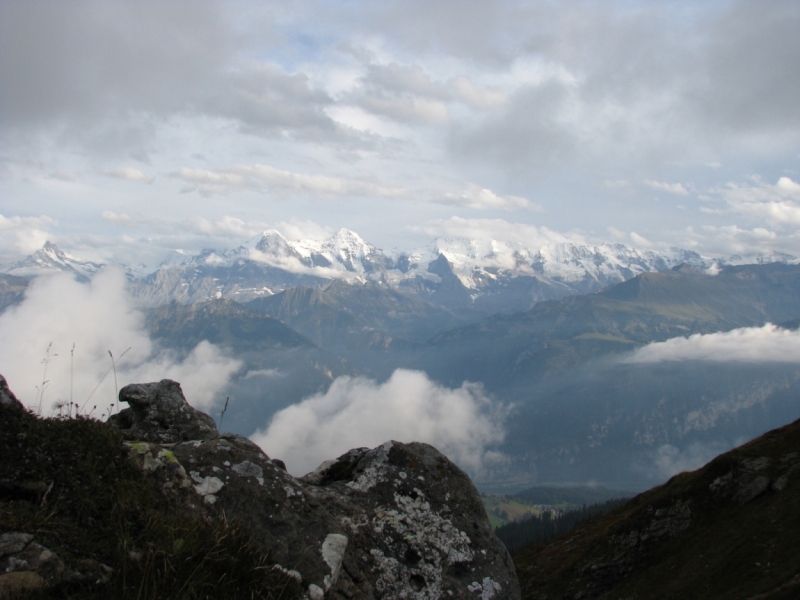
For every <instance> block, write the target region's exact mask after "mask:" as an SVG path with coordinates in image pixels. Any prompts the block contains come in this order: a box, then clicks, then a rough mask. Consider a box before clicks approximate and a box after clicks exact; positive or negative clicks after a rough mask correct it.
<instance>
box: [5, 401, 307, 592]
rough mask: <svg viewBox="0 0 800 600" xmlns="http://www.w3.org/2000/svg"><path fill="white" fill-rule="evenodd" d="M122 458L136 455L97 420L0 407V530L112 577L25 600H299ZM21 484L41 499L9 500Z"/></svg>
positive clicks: (250, 550) (182, 496) (198, 512)
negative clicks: (28, 537) (90, 563)
mask: <svg viewBox="0 0 800 600" xmlns="http://www.w3.org/2000/svg"><path fill="white" fill-rule="evenodd" d="M131 446H133V447H131ZM129 448H130V449H129ZM144 450H145V452H148V451H149V447H148V448H145V449H144ZM131 451H133V452H140V449H139V448H138V447H136V445H135V444H134V445H130V444H129V445H126V444H124V443H123V441H122V438H121V436H120V434H119V432H118V431H116V430H114V429H112V428H111V427H108V426H106V425H105V424H103V423H100V422H98V421H94V420H91V419H87V418H77V419H39V418H36V417H34V416H33V415H31V414H29V413H25V412H21V411H10V410H6V409H4V408H0V455H2V456H3V460H2V461H0V483H2V484H5V485H4V488H3V489H7V490H12V491H10V492H8V493H6V494H4V496H3V497H2V498H0V523H2V529H3V531H22V532H26V533H31V534H33V535H34V537H35V540H36V541H37V542H38V543H40V544H41V545H43V546H45V547H47V548H49V549H50V550H52V551H54V552H56V553H57V554H58V555H60V556H61V557H62V558H63V559H64V560H65V562H66V563H67V564H68V565H72V566H73V568H75V567H74V566H75V565H79V564H80V563H81V561H84V560H86V559H92V560H95V561H98V562H100V563H102V564H105V565H108V566H109V567H111V568H112V569H113V576H112V578H111V580H110V581H109V582H108V583H107V584H105V585H102V586H87V585H77V584H71V585H67V584H62V585H60V586H57V587H55V588H52V589H50V590H48V591H45V592H35V593H33V595H30V594H29V595H28V596H25V597H30V598H45V597H46V598H76V599H77V598H111V597H113V598H120V599H127V598H137V599H141V600H143V599H157V598H170V599H172V598H186V599H190V598H191V599H195V598H196V599H201V598H203V599H204V598H248V599H249V598H277V597H282V598H293V597H299V595H300V590H299V589H298V584H297V582H295V581H294V580H293V579H291V578H290V577H288V576H286V575H285V574H283V573H281V572H280V571H277V570H273V569H272V568H271V567H272V563H271V561H270V560H269V558H268V557H267V556H265V555H264V553H263V552H262V551H261V549H260V548H259V546H258V544H257V543H256V542H255V541H254V540H253V539H252V538H251V536H250V535H249V533H248V531H247V529H246V528H245V527H243V526H242V525H241V524H239V523H235V522H234V523H231V522H227V521H224V520H220V519H217V518H212V517H211V516H210V515H208V514H206V513H204V512H202V508H195V507H194V506H193V504H197V501H196V496H194V495H192V494H193V493H192V492H187V491H186V490H184V489H181V488H175V487H174V486H173V488H172V489H169V490H168V491H167V489H166V488H165V485H164V484H165V483H166V482H167V477H168V475H167V474H166V473H165V470H164V469H159V470H158V471H156V472H151V473H146V472H144V471H143V470H142V469H140V468H139V467H138V466H137V465H136V462H135V461H134V460H132V459H131V458H132V457H129V455H128V454H129V452H131ZM163 454H164V457H163V458H164V459H166V461H167V462H168V463H169V462H173V461H174V459H175V457H174V455H172V453H171V452H169V451H166V452H164V453H163ZM26 482H27V483H31V482H32V483H41V482H43V483H45V484H46V486H45V487H44V489H45V490H47V489H49V491H47V492H46V493H45V494H41V493H39V494H38V495H36V496H35V497H31V495H30V494H28V495H25V494H16V493H14V492H13V490H14V489H22V488H21V487H20V485H19V484H22V483H26ZM28 487H32V489H40V488H41V486H39V487H37V486H35V485H34V486H28Z"/></svg>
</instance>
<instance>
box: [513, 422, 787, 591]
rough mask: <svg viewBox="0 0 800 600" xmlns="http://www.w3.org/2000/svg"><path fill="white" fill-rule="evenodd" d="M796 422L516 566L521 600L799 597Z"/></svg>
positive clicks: (518, 560)
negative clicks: (555, 599)
mask: <svg viewBox="0 0 800 600" xmlns="http://www.w3.org/2000/svg"><path fill="white" fill-rule="evenodd" d="M798 531H800V421H795V422H794V423H792V424H790V425H787V426H786V427H783V428H781V429H777V430H774V431H771V432H769V433H767V434H765V435H763V436H761V437H760V438H757V439H756V440H753V441H752V442H750V443H748V444H745V445H743V446H741V447H739V448H737V449H735V450H732V451H731V452H728V453H726V454H723V455H721V456H719V457H717V458H716V459H714V460H713V461H711V462H710V463H709V464H707V465H706V466H705V467H703V468H702V469H699V470H697V471H694V472H691V473H681V474H680V475H676V476H675V477H673V478H672V479H670V481H668V482H667V483H666V484H664V485H662V486H660V487H657V488H654V489H652V490H650V491H648V492H645V493H643V494H640V495H639V496H637V497H636V498H634V499H632V500H630V501H628V502H627V503H625V504H624V505H622V506H621V507H619V508H617V509H616V510H613V511H611V512H610V513H608V514H606V515H604V516H602V517H600V518H598V519H595V520H592V521H589V522H587V523H584V524H583V525H581V526H580V527H578V528H576V529H575V530H574V531H573V532H572V533H571V534H569V535H567V536H564V537H563V538H560V539H558V540H555V541H553V542H550V543H549V544H541V545H538V546H535V547H533V548H531V549H530V550H528V551H526V552H523V553H522V554H520V555H518V556H517V557H515V565H516V568H517V575H518V576H519V579H520V585H521V587H522V592H523V598H531V599H533V598H562V597H569V598H573V597H575V598H582V599H584V600H585V599H589V598H637V599H638V600H647V599H651V598H652V599H655V598H686V599H692V598H697V599H700V598H722V599H726V598H730V599H734V598H737V599H738V598H768V599H769V600H780V599H788V598H797V597H798V596H800V538H798V536H797V532H798Z"/></svg>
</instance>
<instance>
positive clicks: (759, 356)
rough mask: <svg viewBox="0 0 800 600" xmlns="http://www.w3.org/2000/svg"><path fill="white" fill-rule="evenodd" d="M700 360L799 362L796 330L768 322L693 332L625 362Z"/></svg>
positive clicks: (638, 352) (637, 353)
mask: <svg viewBox="0 0 800 600" xmlns="http://www.w3.org/2000/svg"><path fill="white" fill-rule="evenodd" d="M684 360H701V361H712V362H734V361H742V362H773V363H800V331H790V330H787V329H782V328H780V327H778V326H776V325H773V324H772V323H767V324H766V325H764V326H763V327H743V328H741V329H734V330H732V331H727V332H724V333H709V334H700V333H696V334H694V335H691V336H689V337H688V338H685V337H681V338H672V339H670V340H667V341H666V342H654V343H652V344H648V345H647V346H644V347H643V348H639V349H638V350H636V351H634V353H633V354H632V355H631V356H629V357H627V358H626V359H625V362H628V363H656V362H666V361H684Z"/></svg>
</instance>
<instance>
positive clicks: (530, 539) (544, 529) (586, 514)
mask: <svg viewBox="0 0 800 600" xmlns="http://www.w3.org/2000/svg"><path fill="white" fill-rule="evenodd" d="M625 501H626V500H625V499H622V498H619V499H616V500H606V501H605V502H598V503H597V504H590V505H589V506H582V507H581V508H578V509H575V510H568V511H566V512H564V513H558V512H556V511H552V510H545V511H542V513H541V514H538V515H532V516H531V517H530V518H527V519H524V520H522V521H514V522H511V523H507V524H505V525H502V526H500V527H498V528H497V529H495V531H494V532H495V534H496V535H497V537H498V538H500V541H501V542H503V544H505V547H506V548H508V551H509V553H510V554H511V555H512V556H514V555H516V554H519V553H520V552H522V551H523V550H526V549H527V548H530V547H531V546H534V545H536V544H541V543H544V542H549V541H552V540H554V539H556V538H558V537H561V536H562V535H565V534H567V533H569V532H570V531H572V530H573V529H575V528H576V527H577V526H578V525H580V524H581V523H584V522H585V521H588V520H589V519H593V518H595V517H598V516H600V515H603V514H605V513H607V512H608V511H610V510H612V509H614V508H616V507H618V506H619V505H621V504H623V503H625Z"/></svg>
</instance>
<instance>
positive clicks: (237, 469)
mask: <svg viewBox="0 0 800 600" xmlns="http://www.w3.org/2000/svg"><path fill="white" fill-rule="evenodd" d="M123 399H124V400H126V401H128V402H129V403H130V404H131V408H130V409H126V410H124V411H122V412H121V413H120V415H119V416H115V417H114V418H112V419H110V422H111V423H112V425H114V426H116V427H118V428H120V429H121V430H122V433H123V434H124V436H125V437H126V439H128V440H129V442H128V445H129V447H130V448H131V449H132V450H133V453H132V454H133V457H134V459H136V460H140V461H141V464H142V466H143V468H145V469H150V470H152V471H155V470H157V469H160V468H161V467H164V468H165V469H167V468H169V469H172V471H171V472H168V473H167V474H168V475H169V476H170V478H171V479H170V478H168V479H169V481H171V482H173V483H169V482H168V484H167V486H166V488H165V489H167V491H169V489H170V487H169V486H170V485H172V486H173V488H174V487H178V486H176V485H175V483H178V484H181V485H184V486H185V485H186V484H185V481H186V480H189V485H193V487H194V491H195V492H196V493H197V494H198V495H199V496H200V497H202V499H203V501H202V502H200V503H198V505H197V509H198V510H202V511H205V512H207V513H208V515H209V516H210V517H215V516H216V517H218V518H222V517H223V516H224V518H226V519H234V520H238V521H240V522H242V523H246V524H247V527H248V530H249V531H250V532H251V534H252V536H253V538H254V539H255V540H256V541H257V542H258V543H259V544H260V546H261V547H262V548H263V550H264V551H265V552H267V553H269V555H270V556H271V557H272V558H273V559H274V561H275V563H276V565H283V566H280V567H279V569H280V570H281V572H286V573H291V574H292V577H297V578H299V580H300V582H301V583H302V586H303V589H305V590H306V594H307V596H308V597H309V598H311V599H312V600H321V599H323V598H326V597H330V598H348V599H349V598H385V599H391V598H407V599H416V600H423V599H424V600H428V599H430V600H433V599H434V598H440V597H447V598H485V599H487V600H488V599H489V598H497V599H501V598H503V599H506V598H508V599H516V598H518V597H519V586H518V584H517V580H516V576H515V573H514V567H513V564H512V562H511V559H510V557H509V555H508V553H507V551H506V549H505V547H504V546H503V545H502V543H501V542H500V541H499V540H498V539H497V538H496V537H495V536H494V533H493V532H492V530H491V527H490V525H489V522H488V519H487V517H486V513H485V511H484V509H483V505H482V503H481V500H480V497H479V495H478V493H477V490H476V489H475V487H474V486H473V484H472V482H471V481H470V479H469V477H468V476H467V475H466V474H465V473H463V472H462V471H461V470H460V469H459V468H458V467H456V466H455V465H454V464H453V463H452V462H450V461H449V460H448V459H447V458H446V457H445V456H444V455H442V454H441V453H439V452H438V451H437V450H436V449H435V448H433V447H432V446H429V445H426V444H420V443H410V444H404V443H400V442H396V441H387V442H386V443H384V444H382V445H381V446H378V447H377V448H373V449H368V448H356V449H353V450H351V451H349V452H347V453H345V454H344V455H342V456H340V457H339V458H338V459H336V460H331V461H326V462H325V463H323V464H322V465H320V467H319V468H318V469H317V470H316V471H314V472H313V473H310V474H309V475H307V476H306V477H303V478H299V479H297V478H295V477H292V476H291V475H290V474H288V473H287V472H286V470H285V468H284V467H283V463H282V462H281V461H279V460H274V459H271V458H270V457H268V456H267V455H266V454H265V453H264V452H263V451H262V450H261V448H259V447H258V446H256V445H255V444H254V443H253V442H251V441H250V440H248V439H246V438H243V437H242V436H238V435H224V436H219V435H218V434H217V431H216V427H214V423H213V421H212V420H211V419H210V417H208V416H207V415H204V414H203V413H200V412H198V411H195V410H194V409H192V408H191V407H190V406H189V405H188V403H187V402H186V400H185V399H184V398H183V394H182V392H181V390H180V386H179V385H178V384H177V383H175V382H171V381H169V380H163V381H161V382H158V383H151V384H137V385H132V386H126V387H125V388H123V390H122V391H121V392H120V400H123ZM148 465H149V466H148ZM164 472H167V471H164ZM187 472H188V473H189V475H188V476H187V475H186V473H187ZM181 482H183V483H181Z"/></svg>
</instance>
